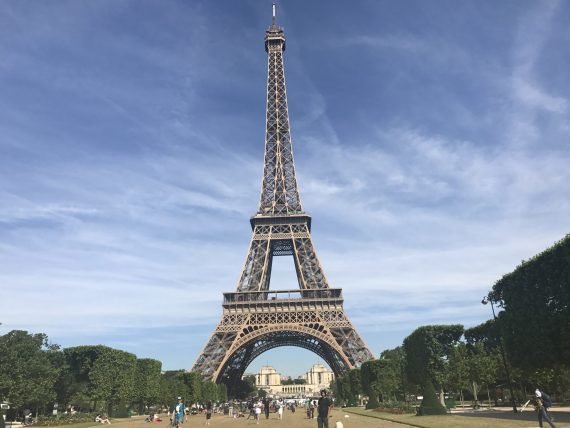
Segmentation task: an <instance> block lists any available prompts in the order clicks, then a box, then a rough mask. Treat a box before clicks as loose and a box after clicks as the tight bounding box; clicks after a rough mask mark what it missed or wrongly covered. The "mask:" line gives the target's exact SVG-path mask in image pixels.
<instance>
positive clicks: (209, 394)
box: [202, 381, 218, 402]
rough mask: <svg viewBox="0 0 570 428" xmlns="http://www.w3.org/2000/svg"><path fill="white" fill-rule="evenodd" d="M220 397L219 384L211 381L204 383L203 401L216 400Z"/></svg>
mask: <svg viewBox="0 0 570 428" xmlns="http://www.w3.org/2000/svg"><path fill="white" fill-rule="evenodd" d="M217 399H218V386H217V385H216V384H215V383H214V382H211V381H205V382H204V383H203V384H202V402H207V401H216V400H217Z"/></svg>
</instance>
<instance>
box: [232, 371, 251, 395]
mask: <svg viewBox="0 0 570 428" xmlns="http://www.w3.org/2000/svg"><path fill="white" fill-rule="evenodd" d="M252 378H253V379H252ZM255 392H256V388H255V376H245V377H244V378H243V379H240V380H239V381H237V382H236V385H235V387H234V388H233V389H232V394H233V398H237V399H238V400H245V399H246V398H248V397H251V396H252V395H253V394H254V393H255Z"/></svg>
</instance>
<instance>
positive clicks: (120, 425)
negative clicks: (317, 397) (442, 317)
mask: <svg viewBox="0 0 570 428" xmlns="http://www.w3.org/2000/svg"><path fill="white" fill-rule="evenodd" d="M564 410H566V411H564ZM553 414H554V417H555V423H556V427H557V428H570V408H569V409H563V411H556V410H555V411H554V412H553ZM162 416H165V415H162ZM261 416H262V417H261V419H260V421H259V426H260V427H261V426H265V427H268V428H269V427H272V428H277V427H286V428H316V426H317V420H316V419H307V417H306V416H305V414H304V412H303V411H302V409H299V410H298V411H297V412H295V413H291V412H285V414H284V415H283V420H282V421H279V420H278V419H277V415H276V414H275V413H271V414H270V416H269V419H268V420H266V419H265V416H264V415H261ZM336 421H342V423H343V425H344V428H405V427H419V428H455V427H458V428H460V427H462V428H463V427H464V428H519V427H520V428H524V427H538V422H537V419H536V413H535V412H534V411H528V412H525V413H524V414H522V415H521V414H516V415H515V414H513V413H512V412H508V411H505V410H495V411H478V412H465V413H460V414H458V413H456V414H451V415H445V416H414V415H393V414H388V413H382V412H376V411H371V410H364V409H362V408H349V409H333V411H332V417H331V418H329V427H330V428H334V426H335V422H336ZM205 423H206V417H205V416H204V415H193V416H190V417H189V418H188V420H187V421H186V422H185V423H184V425H183V427H182V428H194V427H203V426H205ZM88 425H89V424H82V428H87V426H88ZM95 426H98V427H101V424H97V425H95V424H92V425H91V427H95ZM254 426H257V425H256V423H255V421H254V420H253V419H249V420H248V419H246V418H239V419H234V418H230V417H228V416H223V415H217V414H214V416H213V417H212V420H211V422H210V427H212V428H216V427H227V428H230V427H235V428H239V427H254ZM546 426H548V425H546ZM68 427H69V428H74V426H68ZM151 427H154V428H167V427H168V417H164V418H163V421H162V422H153V423H149V422H144V418H142V417H135V418H131V419H116V420H114V421H113V423H112V425H111V427H110V428H151Z"/></svg>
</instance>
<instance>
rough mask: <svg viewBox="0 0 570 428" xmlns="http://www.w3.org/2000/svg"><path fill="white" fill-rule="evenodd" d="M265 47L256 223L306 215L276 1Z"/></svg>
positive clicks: (282, 37) (283, 39) (283, 44)
mask: <svg viewBox="0 0 570 428" xmlns="http://www.w3.org/2000/svg"><path fill="white" fill-rule="evenodd" d="M265 50H266V51H267V110H266V117H265V125H266V128H265V162H264V168H263V183H262V187H261V198H260V202H259V209H258V210H257V214H256V216H255V220H256V222H257V221H261V220H260V219H259V216H262V217H276V216H277V217H279V216H291V215H297V216H298V215H305V213H304V212H303V209H302V207H301V198H300V197H299V191H298V190H297V177H296V175H295V164H294V162H293V147H292V144H291V130H290V127H289V112H288V110H287V91H286V90H285V69H284V66H283V51H284V50H285V33H284V32H283V28H281V27H279V26H278V25H277V23H276V19H275V3H273V22H272V23H271V25H270V26H269V27H268V28H267V30H265ZM305 217H307V216H306V215H305ZM305 217H304V218H305ZM307 221H308V220H307ZM252 227H253V223H252Z"/></svg>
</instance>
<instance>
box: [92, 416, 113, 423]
mask: <svg viewBox="0 0 570 428" xmlns="http://www.w3.org/2000/svg"><path fill="white" fill-rule="evenodd" d="M95 422H101V423H102V424H109V425H111V421H110V420H109V417H108V416H107V415H97V416H95Z"/></svg>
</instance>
